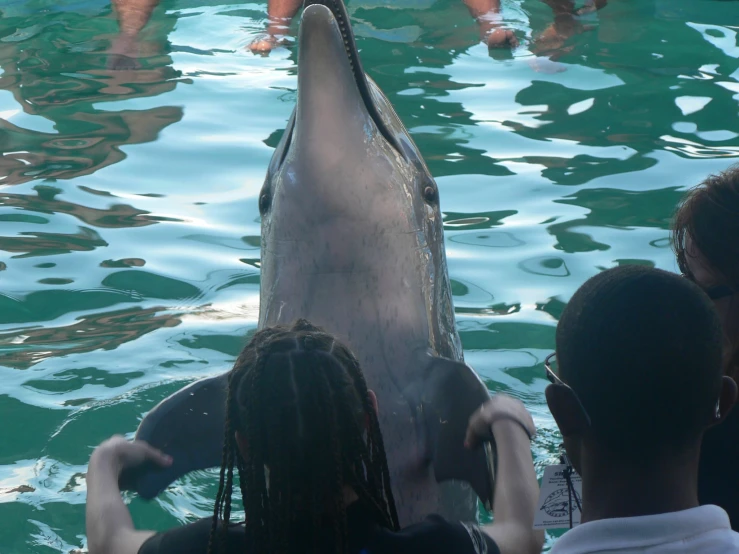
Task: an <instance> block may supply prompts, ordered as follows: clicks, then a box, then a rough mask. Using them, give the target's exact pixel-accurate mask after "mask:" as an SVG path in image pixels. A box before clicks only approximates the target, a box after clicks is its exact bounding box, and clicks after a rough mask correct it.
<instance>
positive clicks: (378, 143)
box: [129, 0, 493, 525]
mask: <svg viewBox="0 0 739 554" xmlns="http://www.w3.org/2000/svg"><path fill="white" fill-rule="evenodd" d="M330 1H331V4H330V9H329V7H327V6H325V5H317V4H314V5H311V6H309V7H308V8H306V10H305V12H304V14H303V19H302V23H301V28H300V38H299V58H298V100H297V107H296V109H295V111H294V112H293V115H292V117H291V118H290V121H289V123H288V127H287V129H286V131H285V134H284V135H283V138H282V141H281V142H280V144H279V145H278V146H277V149H276V151H275V153H274V156H273V157H272V161H271V162H270V165H269V169H268V171H267V177H266V179H265V183H264V187H263V189H262V191H261V194H260V199H259V208H260V212H261V215H262V275H261V305H260V313H259V327H260V328H264V327H267V326H271V325H275V324H286V323H290V322H292V321H294V320H295V319H297V318H300V317H302V318H306V319H308V320H310V321H311V322H312V323H315V324H317V325H320V326H322V327H324V328H326V329H327V330H328V331H329V332H331V333H334V334H336V335H337V336H338V337H340V338H341V339H342V340H344V341H346V342H348V344H349V345H350V346H351V348H352V350H353V351H354V352H355V354H356V355H357V357H358V359H359V361H360V363H361V365H362V368H363V370H364V373H365V376H366V379H367V383H368V385H369V386H370V388H372V389H373V390H374V391H375V392H376V393H377V397H378V400H379V406H380V413H379V417H380V425H381V428H382V433H383V437H384V442H385V447H386V450H387V456H388V462H389V466H390V471H391V481H392V484H393V489H394V493H395V499H396V502H397V507H398V512H399V516H400V521H401V524H403V525H405V524H409V523H412V522H416V521H419V520H420V519H422V518H424V517H425V516H426V515H428V514H430V513H441V514H443V515H445V516H447V517H449V518H454V519H458V520H459V519H461V520H473V519H475V517H476V496H475V492H477V495H479V496H480V498H482V500H483V501H484V502H485V503H486V504H488V505H489V504H491V503H492V478H493V476H492V471H491V463H490V460H492V459H493V455H492V451H491V450H489V449H488V450H485V451H483V450H479V451H477V452H474V453H473V452H469V451H467V450H465V448H464V447H463V440H464V433H465V430H466V427H467V421H468V419H469V417H470V415H471V414H472V412H473V411H474V410H475V409H477V408H478V407H479V406H480V405H481V404H482V403H483V402H484V401H485V400H486V399H487V398H488V392H487V389H486V388H485V386H484V385H483V384H482V382H481V381H480V380H479V379H478V378H477V376H476V375H475V373H474V372H473V371H472V370H471V369H470V368H469V367H468V366H466V365H465V364H464V363H463V362H462V349H461V345H460V341H459V337H458V335H457V332H456V329H455V322H454V309H453V305H452V296H451V291H450V285H449V277H448V274H447V266H446V258H445V254H444V240H443V231H442V215H441V212H440V210H439V200H438V190H437V186H436V183H435V182H434V180H433V178H432V177H431V175H430V174H429V171H428V169H427V168H426V165H425V163H424V161H423V159H422V158H421V155H420V154H419V152H418V150H417V149H416V146H415V145H414V144H413V141H412V140H411V138H410V136H409V135H408V132H407V131H406V130H405V128H404V127H403V124H402V123H401V122H400V120H399V119H398V117H397V115H396V114H395V112H394V111H393V109H392V106H391V105H390V103H389V101H388V100H387V98H385V96H384V95H383V94H382V92H381V91H380V90H379V88H378V87H377V86H376V85H375V84H374V82H372V81H371V80H370V79H369V78H365V75H364V73H363V71H362V69H361V65H360V63H359V58H358V56H357V52H356V47H355V45H354V38H353V36H352V34H351V28H350V27H349V25H348V23H347V17H346V12H345V9H344V6H343V4H342V3H341V0H330ZM225 387H226V377H225V376H219V377H215V378H210V379H204V380H202V381H198V382H196V383H194V384H193V385H191V386H189V387H187V388H185V389H183V390H182V391H180V392H179V393H176V394H174V395H173V396H171V397H169V398H168V399H166V400H164V401H163V402H162V403H161V404H160V405H159V406H157V407H156V408H155V409H154V410H152V412H150V413H149V414H148V415H147V416H146V417H145V418H144V421H143V422H142V424H141V426H140V428H139V430H138V433H137V438H139V439H144V440H147V441H149V442H150V443H153V444H154V446H157V447H160V448H162V449H163V450H164V451H165V452H167V453H169V454H171V455H172V456H173V458H174V460H175V462H174V465H173V466H172V467H171V468H169V469H168V470H166V471H150V472H147V473H144V474H143V475H139V476H137V477H138V480H137V482H135V483H129V486H132V488H135V489H136V490H137V491H138V492H139V493H140V494H142V495H143V496H145V497H152V496H154V495H156V494H157V493H158V492H159V491H161V490H162V489H163V488H164V487H165V486H167V485H168V484H169V483H171V482H172V481H173V480H174V479H176V478H177V477H179V476H181V475H183V474H185V473H187V472H189V471H192V470H195V469H201V468H206V467H213V466H217V465H220V462H221V449H222V444H223V425H224V419H223V418H224V415H223V411H224V409H223V405H224V397H225ZM450 479H454V481H451V482H450V483H444V484H443V485H440V484H438V483H437V481H442V480H450ZM462 481H465V482H466V483H463V482H462ZM467 483H469V484H471V485H472V488H470V486H469V485H467ZM473 489H474V491H473Z"/></svg>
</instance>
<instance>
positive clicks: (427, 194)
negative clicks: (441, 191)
mask: <svg viewBox="0 0 739 554" xmlns="http://www.w3.org/2000/svg"><path fill="white" fill-rule="evenodd" d="M423 197H424V198H425V199H426V202H428V203H429V204H431V203H433V202H436V189H435V188H434V187H426V188H425V189H423Z"/></svg>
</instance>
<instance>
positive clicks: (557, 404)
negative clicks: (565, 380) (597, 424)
mask: <svg viewBox="0 0 739 554" xmlns="http://www.w3.org/2000/svg"><path fill="white" fill-rule="evenodd" d="M545 395H546V397H547V405H548V406H549V411H550V412H551V413H552V416H553V417H554V421H556V422H557V427H559V431H560V433H562V436H563V437H570V436H575V435H580V436H582V435H584V434H585V433H586V431H587V429H588V420H587V415H586V414H585V413H583V409H582V407H581V405H580V402H578V400H577V398H576V397H575V394H574V392H573V391H572V389H570V388H568V387H565V386H562V385H556V384H552V385H549V386H548V387H547V388H546V391H545Z"/></svg>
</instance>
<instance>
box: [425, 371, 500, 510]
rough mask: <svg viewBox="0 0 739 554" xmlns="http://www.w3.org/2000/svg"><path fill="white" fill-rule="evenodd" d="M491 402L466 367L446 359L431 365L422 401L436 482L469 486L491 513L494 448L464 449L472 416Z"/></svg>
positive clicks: (492, 444) (474, 376) (484, 388)
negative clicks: (453, 482)
mask: <svg viewBox="0 0 739 554" xmlns="http://www.w3.org/2000/svg"><path fill="white" fill-rule="evenodd" d="M489 398H490V395H489V393H488V390H487V388H486V387H485V385H484V384H483V383H482V382H481V381H480V379H479V378H478V377H477V375H476V374H475V372H474V371H473V370H472V369H471V368H470V367H469V366H468V365H466V364H465V363H463V362H455V361H453V360H447V359H445V358H432V359H431V360H430V361H429V363H428V366H427V368H426V373H425V381H424V385H423V396H422V399H421V401H422V406H423V411H424V415H425V419H426V425H427V429H428V430H429V436H428V438H429V439H430V440H429V444H428V446H429V449H430V454H431V458H432V463H433V466H434V474H435V475H436V480H437V481H438V482H442V481H448V480H451V479H454V480H459V481H465V482H467V483H469V484H470V485H471V486H472V489H473V490H474V491H475V492H476V493H477V496H479V497H480V500H482V502H483V504H484V505H485V507H486V508H487V509H492V505H493V486H494V481H495V473H494V467H495V454H494V453H495V444H494V443H487V444H486V447H485V448H480V449H477V450H468V449H467V448H465V446H464V438H465V435H466V432H467V424H468V422H469V419H470V416H471V415H472V414H473V412H474V411H475V410H478V409H479V408H480V406H481V405H482V404H483V403H484V402H485V401H487V400H488V399H489Z"/></svg>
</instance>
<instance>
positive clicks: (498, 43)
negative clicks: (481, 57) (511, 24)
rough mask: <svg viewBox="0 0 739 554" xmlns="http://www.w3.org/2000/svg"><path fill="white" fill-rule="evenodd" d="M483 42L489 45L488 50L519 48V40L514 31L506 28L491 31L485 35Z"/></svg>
mask: <svg viewBox="0 0 739 554" xmlns="http://www.w3.org/2000/svg"><path fill="white" fill-rule="evenodd" d="M482 40H483V42H485V43H487V45H488V48H515V47H516V46H518V39H517V38H516V35H515V34H513V31H511V30H510V29H506V28H504V27H498V28H495V29H490V30H489V31H488V32H487V33H485V34H484V36H483V38H482Z"/></svg>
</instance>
